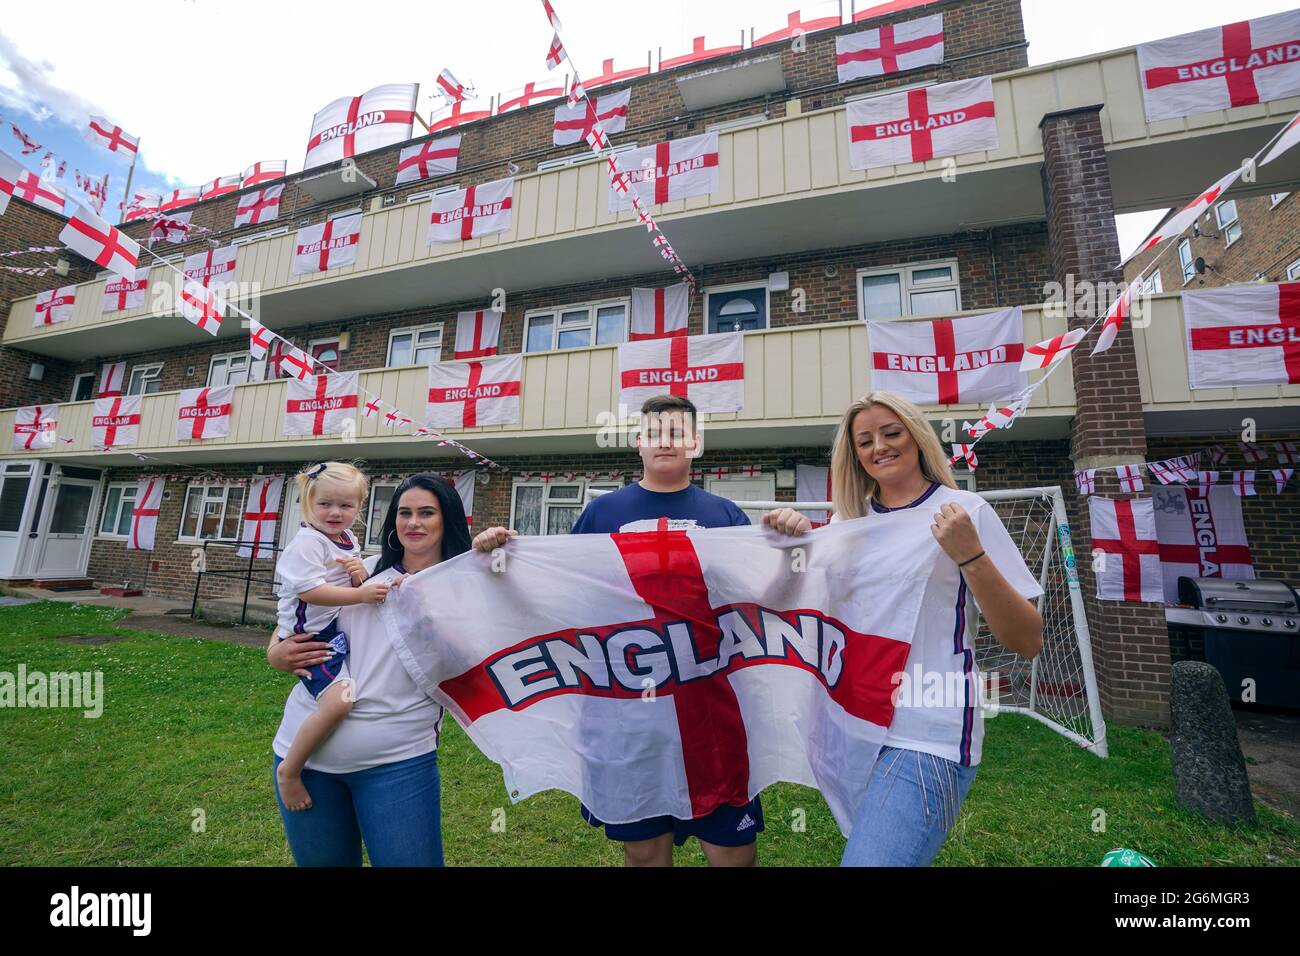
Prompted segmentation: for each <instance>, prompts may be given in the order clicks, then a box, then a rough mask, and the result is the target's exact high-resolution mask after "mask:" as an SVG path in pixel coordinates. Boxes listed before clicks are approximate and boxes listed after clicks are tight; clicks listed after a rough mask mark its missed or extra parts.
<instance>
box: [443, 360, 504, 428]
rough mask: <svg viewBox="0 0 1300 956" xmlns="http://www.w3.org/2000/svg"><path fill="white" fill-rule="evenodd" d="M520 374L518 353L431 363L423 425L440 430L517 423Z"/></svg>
mask: <svg viewBox="0 0 1300 956" xmlns="http://www.w3.org/2000/svg"><path fill="white" fill-rule="evenodd" d="M523 373H524V359H523V356H522V355H519V354H515V355H507V356H503V357H501V358H491V359H481V360H479V359H476V360H474V361H470V362H434V363H432V364H430V366H429V394H428V401H427V404H426V405H425V421H424V423H425V425H426V426H428V427H429V428H433V429H439V430H441V429H445V428H477V427H479V426H480V425H514V424H516V423H517V422H518V421H519V420H520V419H519V409H520V404H519V398H520V394H521V391H522V388H523Z"/></svg>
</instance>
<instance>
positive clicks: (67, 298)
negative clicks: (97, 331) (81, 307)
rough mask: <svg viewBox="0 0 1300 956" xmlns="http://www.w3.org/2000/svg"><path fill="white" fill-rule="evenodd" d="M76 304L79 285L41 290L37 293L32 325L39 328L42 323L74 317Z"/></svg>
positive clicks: (51, 322)
mask: <svg viewBox="0 0 1300 956" xmlns="http://www.w3.org/2000/svg"><path fill="white" fill-rule="evenodd" d="M76 305H77V287H76V286H75V285H65V286H60V287H59V288H57V289H46V290H45V291H44V292H39V293H37V295H36V304H35V306H34V316H33V319H32V325H33V326H35V327H36V328H38V329H39V328H40V327H41V326H42V325H53V324H54V323H55V322H66V321H68V319H70V318H72V310H73V309H74V308H75V307H76Z"/></svg>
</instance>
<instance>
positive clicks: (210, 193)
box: [199, 173, 240, 202]
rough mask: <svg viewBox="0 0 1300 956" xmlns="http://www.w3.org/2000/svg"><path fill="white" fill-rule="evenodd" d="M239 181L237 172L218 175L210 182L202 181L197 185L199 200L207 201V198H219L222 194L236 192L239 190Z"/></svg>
mask: <svg viewBox="0 0 1300 956" xmlns="http://www.w3.org/2000/svg"><path fill="white" fill-rule="evenodd" d="M239 181H240V176H239V173H233V174H232V175H230V176H218V177H217V178H216V179H214V180H212V181H211V182H207V183H204V184H203V185H202V186H200V187H199V201H200V202H207V201H208V200H209V199H220V198H221V197H222V196H229V195H230V194H231V193H237V192H239V190H240V185H239Z"/></svg>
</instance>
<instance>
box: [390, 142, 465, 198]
mask: <svg viewBox="0 0 1300 956" xmlns="http://www.w3.org/2000/svg"><path fill="white" fill-rule="evenodd" d="M459 160H460V134H459V133H457V134H456V135H455V136H444V137H442V138H441V139H431V140H426V141H425V142H423V143H417V144H416V145H414V146H407V147H406V148H405V149H403V150H402V152H401V153H400V154H399V155H398V157H397V178H396V179H394V180H393V185H394V186H400V185H402V184H403V183H415V182H419V181H420V180H422V179H431V178H433V177H434V176H442V175H444V174H445V173H454V172H455V171H456V164H457V162H459Z"/></svg>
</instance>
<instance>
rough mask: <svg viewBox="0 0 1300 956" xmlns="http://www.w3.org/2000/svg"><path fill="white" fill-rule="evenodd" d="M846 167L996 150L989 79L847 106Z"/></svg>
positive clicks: (864, 167)
mask: <svg viewBox="0 0 1300 956" xmlns="http://www.w3.org/2000/svg"><path fill="white" fill-rule="evenodd" d="M845 116H846V117H847V122H848V125H849V166H851V167H852V168H853V169H877V168H879V167H882V166H898V165H900V164H903V163H924V162H926V161H928V160H931V159H937V158H939V157H941V156H959V155H961V154H963V153H974V152H979V151H981V150H988V149H997V148H998V122H997V116H996V110H995V108H994V104H993V78H992V77H988V76H981V77H976V78H975V79H973V80H958V81H957V82H955V83H940V84H937V85H935V86H930V87H926V88H925V89H920V90H905V91H903V92H901V93H889V94H886V95H884V96H873V97H872V98H871V99H868V100H857V101H855V102H852V103H850V104H848V107H847V108H846V109H845Z"/></svg>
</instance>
